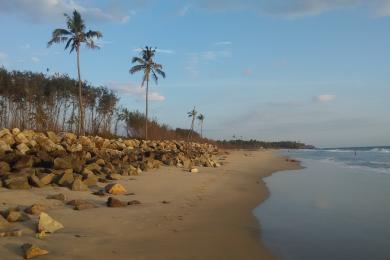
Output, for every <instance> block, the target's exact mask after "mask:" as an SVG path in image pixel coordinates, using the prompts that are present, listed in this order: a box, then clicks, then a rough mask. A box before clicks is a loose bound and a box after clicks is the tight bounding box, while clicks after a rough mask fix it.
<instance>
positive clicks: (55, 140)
mask: <svg viewBox="0 0 390 260" xmlns="http://www.w3.org/2000/svg"><path fill="white" fill-rule="evenodd" d="M46 134H47V137H49V139H50V140H51V141H52V142H53V143H55V144H58V143H59V142H60V140H61V138H59V137H58V136H57V135H56V134H55V133H54V132H52V131H47V132H46Z"/></svg>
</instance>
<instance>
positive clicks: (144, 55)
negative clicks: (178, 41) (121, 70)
mask: <svg viewBox="0 0 390 260" xmlns="http://www.w3.org/2000/svg"><path fill="white" fill-rule="evenodd" d="M156 50H157V48H151V47H148V46H146V47H145V48H144V49H142V50H141V53H140V57H133V59H132V63H133V64H136V65H134V66H133V67H131V68H130V74H134V73H137V72H139V71H143V73H144V75H143V77H142V84H141V87H143V86H144V85H145V82H146V95H145V103H146V108H145V116H146V117H145V140H147V139H148V108H149V106H148V101H149V80H150V76H152V78H153V79H154V81H155V82H156V85H157V84H158V75H161V76H162V77H163V78H165V72H164V71H163V66H162V65H161V64H158V63H156V62H155V61H154V60H153V58H154V56H155V54H156Z"/></svg>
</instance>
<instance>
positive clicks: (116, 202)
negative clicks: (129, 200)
mask: <svg viewBox="0 0 390 260" xmlns="http://www.w3.org/2000/svg"><path fill="white" fill-rule="evenodd" d="M125 206H126V203H125V202H123V201H120V200H118V199H115V198H113V197H109V198H108V200H107V207H110V208H119V207H125Z"/></svg>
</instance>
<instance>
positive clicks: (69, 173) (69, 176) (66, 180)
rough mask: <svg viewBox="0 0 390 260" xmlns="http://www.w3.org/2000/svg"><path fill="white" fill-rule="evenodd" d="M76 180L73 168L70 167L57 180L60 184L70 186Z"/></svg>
mask: <svg viewBox="0 0 390 260" xmlns="http://www.w3.org/2000/svg"><path fill="white" fill-rule="evenodd" d="M73 182H74V177H73V170H72V169H68V170H65V172H64V173H63V174H62V176H61V178H60V179H59V180H58V181H57V184H58V185H60V186H70V185H72V183H73Z"/></svg>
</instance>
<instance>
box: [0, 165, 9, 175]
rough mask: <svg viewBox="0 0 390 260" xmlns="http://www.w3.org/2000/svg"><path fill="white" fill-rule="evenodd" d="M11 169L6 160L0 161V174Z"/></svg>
mask: <svg viewBox="0 0 390 260" xmlns="http://www.w3.org/2000/svg"><path fill="white" fill-rule="evenodd" d="M10 171H11V167H10V166H9V164H8V163H7V162H0V175H2V174H3V173H7V172H10Z"/></svg>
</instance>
